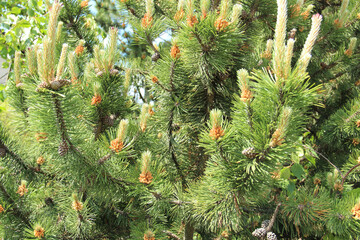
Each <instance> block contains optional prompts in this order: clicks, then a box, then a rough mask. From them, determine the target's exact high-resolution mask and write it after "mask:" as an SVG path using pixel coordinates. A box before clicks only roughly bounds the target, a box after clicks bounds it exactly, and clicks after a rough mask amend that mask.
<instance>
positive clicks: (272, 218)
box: [266, 203, 281, 232]
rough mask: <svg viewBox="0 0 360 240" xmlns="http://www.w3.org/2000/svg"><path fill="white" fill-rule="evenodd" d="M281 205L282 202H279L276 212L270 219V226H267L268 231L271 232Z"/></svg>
mask: <svg viewBox="0 0 360 240" xmlns="http://www.w3.org/2000/svg"><path fill="white" fill-rule="evenodd" d="M280 206H281V203H278V205H277V206H276V208H275V211H274V214H273V215H272V217H271V219H270V223H269V226H267V228H266V232H270V231H271V228H272V227H273V226H274V223H275V220H276V215H277V214H278V212H279V209H280Z"/></svg>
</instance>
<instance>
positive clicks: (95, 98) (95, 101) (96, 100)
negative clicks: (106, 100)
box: [91, 94, 101, 105]
mask: <svg viewBox="0 0 360 240" xmlns="http://www.w3.org/2000/svg"><path fill="white" fill-rule="evenodd" d="M100 103H101V96H100V95H98V94H95V96H93V98H92V99H91V105H98V104H100Z"/></svg>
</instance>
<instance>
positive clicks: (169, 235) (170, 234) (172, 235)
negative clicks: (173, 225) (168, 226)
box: [162, 231, 181, 240]
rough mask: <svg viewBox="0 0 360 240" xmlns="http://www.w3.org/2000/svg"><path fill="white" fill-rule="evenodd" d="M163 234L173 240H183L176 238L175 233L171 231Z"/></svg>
mask: <svg viewBox="0 0 360 240" xmlns="http://www.w3.org/2000/svg"><path fill="white" fill-rule="evenodd" d="M162 232H163V233H165V234H166V235H167V236H168V237H170V238H171V239H175V240H181V238H179V237H178V236H176V235H175V234H174V233H172V232H170V231H162Z"/></svg>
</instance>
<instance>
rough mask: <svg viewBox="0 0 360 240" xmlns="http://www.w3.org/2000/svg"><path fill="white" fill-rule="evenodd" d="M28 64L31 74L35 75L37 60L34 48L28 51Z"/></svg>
mask: <svg viewBox="0 0 360 240" xmlns="http://www.w3.org/2000/svg"><path fill="white" fill-rule="evenodd" d="M26 63H27V67H28V69H29V72H30V74H31V75H34V74H35V73H36V70H37V59H36V51H35V48H34V46H32V47H29V48H27V49H26Z"/></svg>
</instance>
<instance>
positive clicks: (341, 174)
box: [303, 145, 344, 178]
mask: <svg viewBox="0 0 360 240" xmlns="http://www.w3.org/2000/svg"><path fill="white" fill-rule="evenodd" d="M303 147H305V148H307V149H309V147H308V146H306V145H303ZM312 150H314V151H315V152H316V153H317V154H319V155H320V156H321V157H323V158H324V159H325V160H326V161H327V162H328V163H329V164H330V165H331V166H333V167H334V168H335V169H336V170H337V171H338V172H339V173H340V176H341V177H342V178H344V175H343V173H342V172H341V170H340V169H339V168H338V167H337V166H335V164H333V163H332V162H331V161H330V160H329V159H328V158H327V157H325V156H324V155H323V154H322V153H320V152H318V151H316V150H315V149H312Z"/></svg>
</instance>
